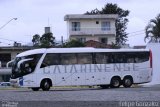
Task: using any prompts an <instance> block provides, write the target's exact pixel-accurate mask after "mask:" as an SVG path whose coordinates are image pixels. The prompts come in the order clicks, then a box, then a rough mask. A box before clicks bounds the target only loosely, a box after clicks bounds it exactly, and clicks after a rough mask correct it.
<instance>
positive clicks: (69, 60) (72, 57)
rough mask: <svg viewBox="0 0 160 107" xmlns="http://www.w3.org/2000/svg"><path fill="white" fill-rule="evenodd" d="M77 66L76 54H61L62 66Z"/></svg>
mask: <svg viewBox="0 0 160 107" xmlns="http://www.w3.org/2000/svg"><path fill="white" fill-rule="evenodd" d="M69 64H77V58H76V54H73V53H64V54H61V65H69Z"/></svg>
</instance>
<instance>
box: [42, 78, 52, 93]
mask: <svg viewBox="0 0 160 107" xmlns="http://www.w3.org/2000/svg"><path fill="white" fill-rule="evenodd" d="M50 87H51V84H50V81H49V80H48V79H45V80H43V81H42V82H41V88H42V90H43V91H49V89H50Z"/></svg>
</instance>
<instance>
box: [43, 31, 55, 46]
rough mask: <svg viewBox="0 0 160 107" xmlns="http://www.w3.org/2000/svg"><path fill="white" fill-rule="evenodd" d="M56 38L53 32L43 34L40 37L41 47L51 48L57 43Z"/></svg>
mask: <svg viewBox="0 0 160 107" xmlns="http://www.w3.org/2000/svg"><path fill="white" fill-rule="evenodd" d="M54 40H55V38H54V37H53V34H52V33H46V34H43V35H42V37H41V38H40V42H41V47H42V48H50V47H52V46H54V44H55V43H54Z"/></svg>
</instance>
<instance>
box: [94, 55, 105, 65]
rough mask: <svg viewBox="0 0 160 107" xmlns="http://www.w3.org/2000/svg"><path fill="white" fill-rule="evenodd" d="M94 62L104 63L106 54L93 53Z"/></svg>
mask: <svg viewBox="0 0 160 107" xmlns="http://www.w3.org/2000/svg"><path fill="white" fill-rule="evenodd" d="M95 60H96V61H95V63H96V64H106V63H107V60H108V56H107V55H106V53H96V54H95Z"/></svg>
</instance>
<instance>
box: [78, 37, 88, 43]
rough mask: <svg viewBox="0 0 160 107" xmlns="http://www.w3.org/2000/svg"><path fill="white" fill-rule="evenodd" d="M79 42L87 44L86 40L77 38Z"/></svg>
mask: <svg viewBox="0 0 160 107" xmlns="http://www.w3.org/2000/svg"><path fill="white" fill-rule="evenodd" d="M77 40H78V41H80V42H82V43H84V42H86V38H77Z"/></svg>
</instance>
